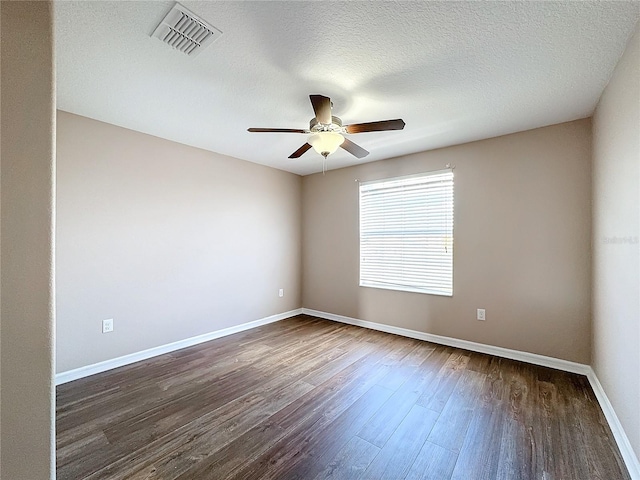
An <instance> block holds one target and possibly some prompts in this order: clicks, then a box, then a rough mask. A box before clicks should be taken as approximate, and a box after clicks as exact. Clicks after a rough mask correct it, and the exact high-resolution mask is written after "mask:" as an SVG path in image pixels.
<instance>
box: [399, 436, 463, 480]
mask: <svg viewBox="0 0 640 480" xmlns="http://www.w3.org/2000/svg"><path fill="white" fill-rule="evenodd" d="M457 459H458V454H457V453H456V452H452V451H451V450H449V449H447V448H443V447H441V446H439V445H436V444H435V443H431V442H429V441H426V442H425V443H424V445H423V446H422V449H421V450H420V452H419V453H418V456H417V457H416V459H415V460H414V461H413V464H412V465H411V468H410V469H409V473H407V476H406V479H405V480H442V479H449V478H451V475H452V473H453V469H454V467H455V465H456V460H457Z"/></svg>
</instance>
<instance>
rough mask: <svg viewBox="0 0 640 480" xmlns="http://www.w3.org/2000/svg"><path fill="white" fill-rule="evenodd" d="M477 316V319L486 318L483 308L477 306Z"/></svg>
mask: <svg viewBox="0 0 640 480" xmlns="http://www.w3.org/2000/svg"><path fill="white" fill-rule="evenodd" d="M477 317H478V320H486V317H485V313H484V308H479V309H478V315H477Z"/></svg>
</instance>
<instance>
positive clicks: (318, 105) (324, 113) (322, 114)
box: [309, 95, 331, 124]
mask: <svg viewBox="0 0 640 480" xmlns="http://www.w3.org/2000/svg"><path fill="white" fill-rule="evenodd" d="M309 99H310V100H311V105H312V106H313V111H314V112H315V114H316V120H318V123H324V124H330V123H331V99H330V98H329V97H325V96H323V95H309Z"/></svg>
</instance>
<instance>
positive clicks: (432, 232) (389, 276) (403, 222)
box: [360, 170, 453, 296]
mask: <svg viewBox="0 0 640 480" xmlns="http://www.w3.org/2000/svg"><path fill="white" fill-rule="evenodd" d="M360 286H362V287H376V288H386V289H392V290H404V291H409V292H421V293H430V294H435V295H448V296H451V295H453V171H451V170H444V171H439V172H431V173H428V174H421V175H413V176H410V177H398V178H390V179H386V180H381V181H375V182H367V183H362V184H360Z"/></svg>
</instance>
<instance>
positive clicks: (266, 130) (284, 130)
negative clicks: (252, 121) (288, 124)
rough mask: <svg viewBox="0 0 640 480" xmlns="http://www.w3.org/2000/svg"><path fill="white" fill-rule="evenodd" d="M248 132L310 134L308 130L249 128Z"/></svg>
mask: <svg viewBox="0 0 640 480" xmlns="http://www.w3.org/2000/svg"><path fill="white" fill-rule="evenodd" d="M247 132H265V133H267V132H273V133H309V131H308V130H300V129H298V128H247Z"/></svg>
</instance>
